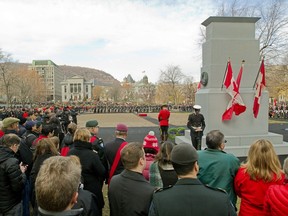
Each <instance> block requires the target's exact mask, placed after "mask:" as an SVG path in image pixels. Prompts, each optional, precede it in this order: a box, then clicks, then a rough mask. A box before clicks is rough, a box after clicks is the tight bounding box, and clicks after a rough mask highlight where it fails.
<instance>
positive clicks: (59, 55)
mask: <svg viewBox="0 0 288 216" xmlns="http://www.w3.org/2000/svg"><path fill="white" fill-rule="evenodd" d="M213 2H215V1H213V0H0V9H1V13H0V20H1V31H0V32H1V33H0V48H1V49H2V51H5V52H8V53H10V54H12V57H13V58H14V59H15V60H18V61H19V62H22V63H31V62H32V60H41V59H50V60H52V61H53V62H55V63H56V64H58V65H64V64H66V65H71V66H83V67H90V68H96V69H100V70H103V71H105V72H107V73H109V74H111V75H112V76H113V77H115V78H116V79H118V80H119V81H122V80H123V78H124V77H125V76H127V75H128V74H131V75H132V77H133V79H134V80H136V81H138V80H140V79H141V78H142V77H143V76H144V74H146V75H147V76H148V78H149V81H151V82H157V81H158V79H159V76H160V70H165V68H166V67H167V65H179V66H180V68H181V69H182V72H183V73H184V74H186V75H189V76H193V77H194V78H195V80H196V81H198V80H199V77H200V67H201V47H200V46H199V45H198V44H197V40H198V39H199V37H200V36H199V28H200V25H201V23H202V22H203V21H204V20H205V19H207V18H208V17H209V16H213V15H215V14H216V11H215V10H213V7H214V5H213ZM142 71H145V73H142Z"/></svg>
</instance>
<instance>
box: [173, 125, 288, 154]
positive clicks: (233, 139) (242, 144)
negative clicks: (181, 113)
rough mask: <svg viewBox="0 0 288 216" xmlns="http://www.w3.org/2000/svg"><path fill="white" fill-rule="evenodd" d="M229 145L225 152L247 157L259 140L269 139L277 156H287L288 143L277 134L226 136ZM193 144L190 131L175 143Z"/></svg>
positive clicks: (179, 137) (204, 140) (176, 138)
mask: <svg viewBox="0 0 288 216" xmlns="http://www.w3.org/2000/svg"><path fill="white" fill-rule="evenodd" d="M225 139H226V140H227V143H226V145H225V152H227V153H231V154H233V155H235V156H236V157H247V155H248V151H249V148H250V145H251V144H252V143H253V142H254V141H255V140H258V139H267V140H269V141H270V142H272V143H273V146H274V148H275V151H276V154H277V155H287V153H288V143H287V142H283V136H282V135H280V134H275V133H270V132H269V133H267V134H264V135H241V136H225ZM183 142H184V143H189V144H191V145H192V143H191V138H190V130H185V136H176V137H175V143H176V144H179V143H183ZM206 147H207V146H206V136H203V137H202V149H204V148H206Z"/></svg>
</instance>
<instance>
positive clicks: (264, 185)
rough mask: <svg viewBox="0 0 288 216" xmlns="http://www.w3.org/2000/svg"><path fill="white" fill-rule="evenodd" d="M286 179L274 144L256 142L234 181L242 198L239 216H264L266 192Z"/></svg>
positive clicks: (263, 140)
mask: <svg viewBox="0 0 288 216" xmlns="http://www.w3.org/2000/svg"><path fill="white" fill-rule="evenodd" d="M284 177H285V176H284V173H283V172H282V170H281V164H280V161H279V158H278V156H277V155H276V153H275V150H274V147H273V145H272V143H271V142H270V141H269V140H265V139H260V140H257V141H255V142H254V143H253V144H252V145H251V146H250V149H249V152H248V157H247V160H246V162H245V163H244V164H242V165H241V167H240V168H239V170H238V172H237V174H236V177H235V180H234V187H235V191H236V194H237V195H238V196H239V197H240V198H241V204H240V212H239V216H246V215H247V216H251V215H263V214H264V213H263V201H264V197H265V193H266V191H267V190H268V188H269V186H271V185H275V184H283V181H284Z"/></svg>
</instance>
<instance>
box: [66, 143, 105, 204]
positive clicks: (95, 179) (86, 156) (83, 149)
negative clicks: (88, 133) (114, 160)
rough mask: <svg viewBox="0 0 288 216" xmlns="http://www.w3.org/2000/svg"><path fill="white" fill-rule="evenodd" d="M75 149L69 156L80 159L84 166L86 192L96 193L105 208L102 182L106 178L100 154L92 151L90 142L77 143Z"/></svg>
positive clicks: (83, 174) (83, 176) (83, 175)
mask: <svg viewBox="0 0 288 216" xmlns="http://www.w3.org/2000/svg"><path fill="white" fill-rule="evenodd" d="M73 145H74V147H73V148H72V149H71V150H70V151H69V152H68V155H76V156H78V157H79V159H80V162H81V166H82V178H83V184H84V190H88V191H90V192H92V193H94V194H95V195H96V197H97V199H98V202H99V203H98V206H99V208H100V209H102V208H103V207H104V199H103V194H102V181H103V179H104V178H105V168H104V166H103V165H102V163H101V161H100V159H99V156H98V154H97V153H96V152H95V151H93V150H92V144H91V143H90V142H83V141H79V140H77V141H75V142H74V143H73Z"/></svg>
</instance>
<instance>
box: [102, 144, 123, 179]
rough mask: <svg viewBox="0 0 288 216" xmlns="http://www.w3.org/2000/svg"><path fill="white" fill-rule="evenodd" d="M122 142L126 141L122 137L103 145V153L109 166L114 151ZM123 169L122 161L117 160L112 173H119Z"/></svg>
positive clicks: (112, 159)
mask: <svg viewBox="0 0 288 216" xmlns="http://www.w3.org/2000/svg"><path fill="white" fill-rule="evenodd" d="M123 142H126V141H125V140H124V139H122V138H116V139H115V140H114V141H112V142H108V143H106V144H105V145H104V153H105V156H106V158H107V161H108V164H109V166H110V167H111V166H112V164H113V161H114V159H115V156H116V153H117V151H118V149H119V148H120V146H121V144H122V143H123ZM123 170H124V166H123V164H122V161H121V160H119V163H118V166H117V168H116V170H115V172H114V175H117V174H120V173H121V172H122V171H123Z"/></svg>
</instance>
